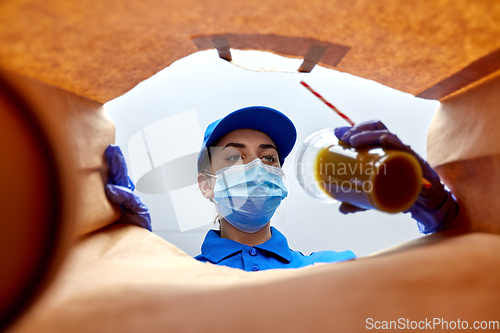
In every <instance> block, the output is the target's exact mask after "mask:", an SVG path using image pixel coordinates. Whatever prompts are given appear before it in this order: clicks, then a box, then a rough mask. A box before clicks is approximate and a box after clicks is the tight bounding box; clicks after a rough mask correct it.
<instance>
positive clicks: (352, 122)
mask: <svg viewBox="0 0 500 333" xmlns="http://www.w3.org/2000/svg"><path fill="white" fill-rule="evenodd" d="M300 84H301V85H303V86H304V87H306V88H307V89H308V90H309V91H310V92H312V93H313V94H314V96H316V97H318V98H319V99H320V100H322V101H323V103H325V104H326V105H328V107H330V109H332V110H333V111H335V112H336V113H337V114H338V115H339V116H341V117H342V118H344V119H345V120H346V121H347V122H348V123H349V124H351V126H354V121H352V120H351V119H349V117H348V116H346V115H345V114H343V113H342V112H340V110H339V109H337V108H336V107H335V106H333V104H332V103H330V102H328V101H327V100H326V99H324V98H323V96H321V95H320V94H318V93H317V92H316V91H314V89H313V88H311V87H310V86H309V85H308V84H307V83H305V82H304V81H300Z"/></svg>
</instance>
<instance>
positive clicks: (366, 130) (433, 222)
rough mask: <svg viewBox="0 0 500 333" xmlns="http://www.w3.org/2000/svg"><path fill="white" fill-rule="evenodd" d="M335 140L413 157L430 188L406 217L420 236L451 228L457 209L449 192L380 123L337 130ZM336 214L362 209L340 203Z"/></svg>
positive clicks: (417, 156)
mask: <svg viewBox="0 0 500 333" xmlns="http://www.w3.org/2000/svg"><path fill="white" fill-rule="evenodd" d="M335 136H337V138H338V139H339V140H341V141H344V142H345V143H347V144H349V145H351V146H352V147H354V148H359V147H366V146H371V145H378V146H382V147H383V148H387V149H393V150H400V151H404V152H406V153H409V154H411V155H412V156H414V157H415V158H416V160H417V161H418V162H419V163H420V167H421V168H422V173H423V176H424V178H425V179H426V180H427V181H429V182H430V186H422V190H421V192H420V195H419V197H418V199H417V201H416V202H415V203H414V204H413V206H412V207H411V208H410V209H409V210H408V211H406V212H405V213H408V212H410V213H411V216H412V218H414V219H415V220H417V222H418V228H419V230H420V232H422V233H424V234H427V233H431V232H436V231H439V230H442V229H445V228H447V227H449V226H451V225H452V223H453V221H454V219H455V217H456V216H457V215H458V211H459V206H458V203H457V202H456V200H455V198H454V197H453V195H452V194H451V192H449V191H447V190H446V189H445V188H444V186H443V184H442V183H441V181H440V179H439V176H438V175H437V173H436V172H435V171H434V170H433V169H432V168H431V166H430V165H429V164H428V163H427V162H426V161H424V160H423V159H422V158H421V157H420V156H419V155H418V154H417V153H415V152H414V151H413V150H412V149H411V148H410V147H409V146H406V145H404V144H403V143H402V142H401V140H399V139H398V137H397V136H396V135H394V134H392V133H391V132H389V130H388V129H387V128H386V127H385V125H384V124H383V123H382V122H380V121H378V120H372V121H366V122H363V123H359V124H356V125H354V126H352V127H339V128H336V129H335ZM339 210H340V212H342V213H343V214H348V213H353V212H356V211H360V210H364V209H362V208H359V207H356V206H353V205H351V204H347V203H343V204H342V205H341V206H340V208H339Z"/></svg>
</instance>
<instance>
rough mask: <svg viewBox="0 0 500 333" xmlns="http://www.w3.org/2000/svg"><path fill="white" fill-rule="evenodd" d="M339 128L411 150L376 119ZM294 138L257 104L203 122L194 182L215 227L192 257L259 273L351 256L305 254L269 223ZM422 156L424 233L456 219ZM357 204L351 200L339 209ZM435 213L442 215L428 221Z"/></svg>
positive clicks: (284, 122) (281, 194)
mask: <svg viewBox="0 0 500 333" xmlns="http://www.w3.org/2000/svg"><path fill="white" fill-rule="evenodd" d="M336 134H337V136H339V139H340V137H342V139H343V140H344V141H346V142H349V143H351V144H352V145H355V146H363V145H368V144H382V145H384V144H385V145H390V146H391V148H393V149H394V148H395V149H400V150H406V151H409V152H411V153H413V151H411V150H410V149H409V147H407V146H404V145H402V144H400V141H399V140H398V139H397V138H396V137H395V136H394V135H392V134H391V133H389V132H388V131H387V129H386V128H385V126H383V124H381V123H380V122H370V123H364V124H360V126H358V127H354V128H341V129H337V130H336ZM295 140H296V130H295V126H294V125H293V123H292V122H291V121H290V119H288V118H287V117H286V116H285V115H284V114H282V113H281V112H279V111H277V110H274V109H271V108H267V107H262V106H254V107H247V108H243V109H239V110H236V111H234V112H232V113H230V114H229V115H227V116H226V117H224V118H222V119H219V120H217V121H215V122H214V123H212V124H210V125H209V126H208V127H207V129H206V131H205V136H204V142H203V145H202V148H201V151H200V154H199V157H198V172H199V174H198V186H199V188H200V191H201V193H202V195H203V196H204V197H205V198H207V199H209V200H211V201H212V202H214V203H215V206H216V209H217V212H218V213H219V216H218V220H219V223H220V230H210V231H209V232H208V234H207V235H206V238H205V240H204V242H203V245H202V247H201V251H202V253H201V254H200V255H198V256H196V257H195V258H196V259H197V260H199V261H202V262H211V263H213V264H217V265H224V266H229V267H234V268H239V269H243V270H246V271H258V270H265V269H272V268H298V267H303V266H307V265H311V264H313V263H317V262H335V261H343V260H348V259H353V258H355V257H356V256H355V254H354V253H353V252H351V251H342V252H335V251H321V252H315V253H312V254H311V255H309V256H305V255H303V254H302V253H300V252H298V251H293V250H291V249H290V248H289V247H288V243H287V241H286V238H285V237H284V236H283V235H282V234H281V233H280V232H279V231H278V230H277V229H276V228H274V227H271V225H270V219H271V217H272V216H273V214H274V212H275V211H276V209H277V208H278V206H279V205H280V203H281V200H283V199H284V198H285V197H286V196H287V190H286V187H285V185H284V183H283V173H282V171H281V166H282V165H283V163H284V162H285V158H286V157H287V156H288V154H289V153H290V151H291V150H292V148H293V146H294V144H295ZM413 155H415V156H416V154H415V153H413ZM417 157H418V156H417ZM418 158H419V157H418ZM419 160H420V161H421V164H422V167H423V169H424V176H425V177H426V178H427V179H429V180H431V182H432V186H431V187H432V189H426V190H423V193H424V192H426V193H424V194H426V196H424V198H423V201H422V200H420V202H421V204H420V206H425V207H424V209H426V208H429V207H430V208H431V209H430V210H429V209H427V212H428V213H429V211H430V214H427V215H425V216H424V217H425V218H427V219H424V221H420V222H421V223H420V227H421V231H423V232H426V233H427V232H433V231H437V230H439V229H441V228H442V227H444V224H443V221H445V220H446V221H448V220H450V221H451V220H453V218H454V217H455V216H456V213H457V212H458V206H457V205H456V202H455V201H454V200H453V197H452V196H451V194H449V192H446V191H445V190H444V188H443V187H442V185H441V183H440V182H439V178H438V177H437V175H436V174H435V173H434V172H433V171H432V169H430V167H429V166H428V165H427V164H426V163H425V162H424V161H423V160H421V159H420V158H419ZM429 169H430V170H429ZM436 177H437V178H436ZM428 194H432V195H430V196H429V195H428ZM436 194H437V195H436ZM429 198H430V201H432V202H429ZM421 199H422V198H421ZM437 201H439V202H437ZM422 202H423V204H422ZM429 203H431V204H432V205H429ZM431 206H432V207H431ZM412 208H413V207H412ZM421 208H422V207H420V208H418V209H416V210H415V211H412V215H414V214H417V213H418V214H420V213H421V212H420V210H421ZM443 209H444V211H445V212H444V213H443V212H442V210H443ZM356 210H358V209H357V208H356V207H353V206H349V205H343V206H342V209H341V211H343V212H351V211H356ZM432 210H434V211H432ZM418 214H417V215H418ZM437 215H439V221H438V220H436V219H433V217H434V216H437ZM428 216H430V218H428ZM443 217H444V218H443Z"/></svg>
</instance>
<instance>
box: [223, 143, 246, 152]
mask: <svg viewBox="0 0 500 333" xmlns="http://www.w3.org/2000/svg"><path fill="white" fill-rule="evenodd" d="M227 147H234V148H242V149H244V148H245V147H246V146H245V145H244V144H242V143H236V142H229V143H228V144H227V145H225V146H224V148H222V149H221V150H224V149H226V148H227Z"/></svg>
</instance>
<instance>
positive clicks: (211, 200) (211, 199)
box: [205, 172, 217, 204]
mask: <svg viewBox="0 0 500 333" xmlns="http://www.w3.org/2000/svg"><path fill="white" fill-rule="evenodd" d="M205 175H207V176H209V177H213V178H217V176H216V175H212V174H210V173H207V172H205ZM208 200H210V202H211V203H213V204H216V203H217V202H216V201H215V200H214V198H210V199H208Z"/></svg>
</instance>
